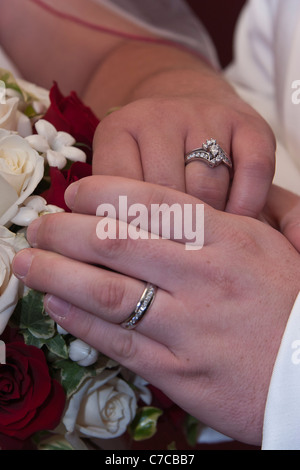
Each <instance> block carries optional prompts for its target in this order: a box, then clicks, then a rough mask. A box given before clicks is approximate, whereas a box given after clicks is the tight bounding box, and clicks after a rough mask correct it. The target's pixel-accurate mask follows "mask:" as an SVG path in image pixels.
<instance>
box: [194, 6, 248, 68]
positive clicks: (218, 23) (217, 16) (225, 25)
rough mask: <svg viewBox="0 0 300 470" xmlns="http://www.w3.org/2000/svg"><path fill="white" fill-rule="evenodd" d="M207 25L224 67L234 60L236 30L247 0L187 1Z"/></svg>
mask: <svg viewBox="0 0 300 470" xmlns="http://www.w3.org/2000/svg"><path fill="white" fill-rule="evenodd" d="M186 2H187V3H188V4H189V5H190V7H191V8H192V9H193V10H194V12H195V13H197V15H198V16H199V18H200V19H201V21H202V22H203V23H204V24H205V26H206V28H207V30H208V32H209V34H210V36H211V37H212V39H213V41H214V43H215V46H216V48H217V51H218V53H219V57H220V62H221V65H223V66H224V67H225V66H226V65H228V63H229V62H230V61H231V59H232V42H233V34H234V28H235V24H236V21H237V18H238V16H239V13H240V11H241V9H242V7H243V6H244V4H245V3H246V0H186Z"/></svg>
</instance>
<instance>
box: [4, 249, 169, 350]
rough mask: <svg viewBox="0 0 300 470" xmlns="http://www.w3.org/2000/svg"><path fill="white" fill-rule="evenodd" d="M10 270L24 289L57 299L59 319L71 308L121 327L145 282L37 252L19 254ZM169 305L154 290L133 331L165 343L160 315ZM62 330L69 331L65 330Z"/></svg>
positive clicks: (165, 328)
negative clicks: (25, 286)
mask: <svg viewBox="0 0 300 470" xmlns="http://www.w3.org/2000/svg"><path fill="white" fill-rule="evenodd" d="M13 269H14V272H15V274H16V275H17V277H19V278H21V279H22V280H23V282H24V283H25V284H26V285H27V286H28V287H30V288H32V289H35V290H38V291H41V292H47V293H48V294H51V295H52V296H54V298H55V299H61V300H58V301H56V303H55V302H54V304H55V307H53V306H52V309H53V308H55V313H56V315H57V316H58V317H60V318H62V319H63V318H67V316H68V310H70V308H71V306H75V307H76V308H78V309H82V310H83V311H86V312H88V313H89V314H92V315H93V316H95V317H97V318H100V319H101V320H104V321H106V322H110V323H112V324H117V325H119V324H122V323H123V322H125V321H126V320H127V319H128V317H129V316H130V315H131V313H132V312H133V311H134V310H135V308H136V306H137V303H138V301H139V299H140V298H141V295H142V293H143V290H144V289H145V283H144V282H142V281H139V280H137V279H133V278H131V277H127V276H123V275H122V274H119V273H115V272H112V271H108V270H105V269H102V268H100V267H97V266H91V265H88V264H85V263H81V262H79V261H76V260H73V259H70V258H66V257H64V256H62V255H60V254H57V253H52V252H46V251H43V250H38V249H26V250H23V251H22V252H20V253H19V254H18V255H17V256H16V257H15V260H14V262H13ZM48 300H49V298H48ZM173 302H174V300H173V298H172V296H171V295H170V294H169V293H168V292H166V291H165V290H162V289H158V290H157V292H156V295H155V296H154V300H153V305H151V306H150V308H149V312H148V311H147V315H146V314H145V316H144V317H143V318H142V319H141V321H140V322H139V323H138V324H137V325H136V328H137V330H138V331H139V332H140V333H142V334H143V335H145V336H148V337H150V338H153V339H156V340H157V341H159V342H162V343H163V344H167V343H168V336H169V334H168V333H169V331H170V323H169V322H170V315H169V316H168V321H166V315H164V312H166V311H167V307H168V310H169V308H170V305H171V306H172V303H173ZM52 304H53V299H52ZM173 307H174V308H175V305H174V306H173ZM170 311H171V312H172V311H173V309H172V308H171V310H170ZM66 322H67V323H68V320H64V325H61V326H64V327H66V326H68V325H66ZM120 328H121V326H120ZM66 329H67V331H69V329H68V327H67V328H66ZM84 329H85V326H84V325H83V330H84ZM171 336H172V338H174V335H171Z"/></svg>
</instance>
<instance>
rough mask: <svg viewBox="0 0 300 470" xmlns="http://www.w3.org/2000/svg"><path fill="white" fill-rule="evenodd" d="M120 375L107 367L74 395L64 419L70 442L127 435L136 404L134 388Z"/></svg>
mask: <svg viewBox="0 0 300 470" xmlns="http://www.w3.org/2000/svg"><path fill="white" fill-rule="evenodd" d="M117 374H118V371H108V370H104V371H103V372H102V373H101V374H100V375H99V376H97V377H95V378H91V379H88V380H87V381H86V382H85V383H84V384H83V385H82V387H81V388H80V389H79V390H78V391H77V392H76V393H75V394H74V395H73V396H72V397H71V399H70V402H69V404H68V407H67V410H66V413H65V416H64V418H63V423H64V425H65V427H66V429H67V431H68V434H67V437H68V440H69V441H70V442H71V441H72V440H73V442H76V440H77V441H78V437H80V436H81V437H93V438H98V439H112V438H116V437H118V436H121V435H122V434H124V432H125V431H126V429H127V426H128V424H129V423H130V422H131V421H132V420H133V418H134V417H135V413H136V407H137V404H136V397H135V393H134V391H133V390H132V388H131V387H130V386H129V385H128V384H127V383H126V382H125V381H124V380H122V379H119V378H117V377H116V375H117ZM71 443H72V442H71Z"/></svg>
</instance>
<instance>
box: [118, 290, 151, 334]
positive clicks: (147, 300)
mask: <svg viewBox="0 0 300 470" xmlns="http://www.w3.org/2000/svg"><path fill="white" fill-rule="evenodd" d="M156 291H157V287H156V286H154V285H153V284H150V283H148V284H147V285H146V287H145V290H144V292H143V294H142V296H141V298H140V300H139V301H138V303H137V306H136V307H135V310H134V312H133V313H132V314H131V315H130V317H129V318H127V320H125V321H124V322H123V323H121V326H123V328H125V329H126V330H133V328H135V327H136V326H137V324H138V323H139V322H140V321H141V319H142V318H143V316H144V315H145V314H146V312H147V311H148V310H149V308H150V307H151V305H152V303H153V301H154V297H155V294H156Z"/></svg>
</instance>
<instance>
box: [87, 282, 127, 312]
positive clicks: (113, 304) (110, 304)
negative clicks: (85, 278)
mask: <svg viewBox="0 0 300 470" xmlns="http://www.w3.org/2000/svg"><path fill="white" fill-rule="evenodd" d="M99 285H100V283H99V282H97V281H96V282H94V283H93V284H92V286H91V289H90V295H91V298H92V299H93V301H94V302H95V308H96V310H97V309H99V307H100V308H101V310H103V311H105V312H121V311H122V310H124V307H123V305H124V299H126V288H125V282H124V281H122V280H116V279H112V278H107V279H105V281H102V282H101V287H99ZM122 307H123V308H122Z"/></svg>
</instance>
